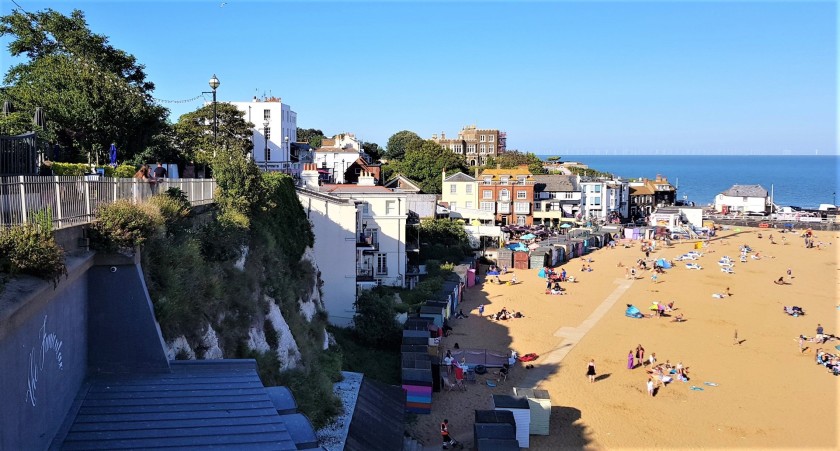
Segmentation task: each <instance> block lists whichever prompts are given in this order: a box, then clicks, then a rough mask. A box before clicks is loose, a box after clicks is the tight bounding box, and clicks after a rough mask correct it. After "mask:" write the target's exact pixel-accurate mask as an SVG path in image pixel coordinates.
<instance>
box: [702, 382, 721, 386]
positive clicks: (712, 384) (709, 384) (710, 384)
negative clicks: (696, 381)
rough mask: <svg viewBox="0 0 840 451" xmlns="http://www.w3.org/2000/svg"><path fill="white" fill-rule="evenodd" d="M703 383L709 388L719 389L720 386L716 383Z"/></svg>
mask: <svg viewBox="0 0 840 451" xmlns="http://www.w3.org/2000/svg"><path fill="white" fill-rule="evenodd" d="M703 383H704V384H706V385H708V386H709V387H717V386H718V384H716V383H714V382H703Z"/></svg>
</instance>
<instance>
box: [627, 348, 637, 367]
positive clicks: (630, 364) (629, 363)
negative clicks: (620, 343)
mask: <svg viewBox="0 0 840 451" xmlns="http://www.w3.org/2000/svg"><path fill="white" fill-rule="evenodd" d="M635 363H636V362H634V361H633V350H632V349H631V350H630V352H628V353H627V369H628V370H632V369H633V368H635V366H636V365H635Z"/></svg>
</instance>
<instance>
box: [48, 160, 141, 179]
mask: <svg viewBox="0 0 840 451" xmlns="http://www.w3.org/2000/svg"><path fill="white" fill-rule="evenodd" d="M96 169H104V170H105V177H113V176H114V173H115V171H114V168H112V167H111V166H97V167H96ZM52 170H53V174H54V175H69V176H80V175H85V174H90V173H91V172H95V171H93V170H91V165H89V164H85V163H58V162H53V164H52ZM134 172H135V171H131V175H129V177H133V176H134Z"/></svg>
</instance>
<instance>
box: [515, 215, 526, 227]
mask: <svg viewBox="0 0 840 451" xmlns="http://www.w3.org/2000/svg"><path fill="white" fill-rule="evenodd" d="M516 225H520V226H524V225H525V216H519V217H517V218H516Z"/></svg>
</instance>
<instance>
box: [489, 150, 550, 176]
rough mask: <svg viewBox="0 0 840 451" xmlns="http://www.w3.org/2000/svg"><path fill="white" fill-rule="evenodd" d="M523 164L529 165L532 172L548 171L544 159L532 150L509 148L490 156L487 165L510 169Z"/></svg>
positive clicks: (541, 172) (542, 172)
mask: <svg viewBox="0 0 840 451" xmlns="http://www.w3.org/2000/svg"><path fill="white" fill-rule="evenodd" d="M522 164H527V165H528V170H529V171H531V174H545V173H546V171H545V169H544V168H543V161H542V160H540V158H539V157H538V156H536V155H535V154H533V153H531V152H527V153H522V152H520V151H518V150H509V151H507V152H505V153H501V154H499V155H497V156H496V157H495V158H494V157H490V158H488V159H487V164H486V165H485V167H487V168H495V167H496V166H497V165H498V166H500V167H502V168H503V169H510V168H515V167H517V166H519V165H522Z"/></svg>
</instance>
